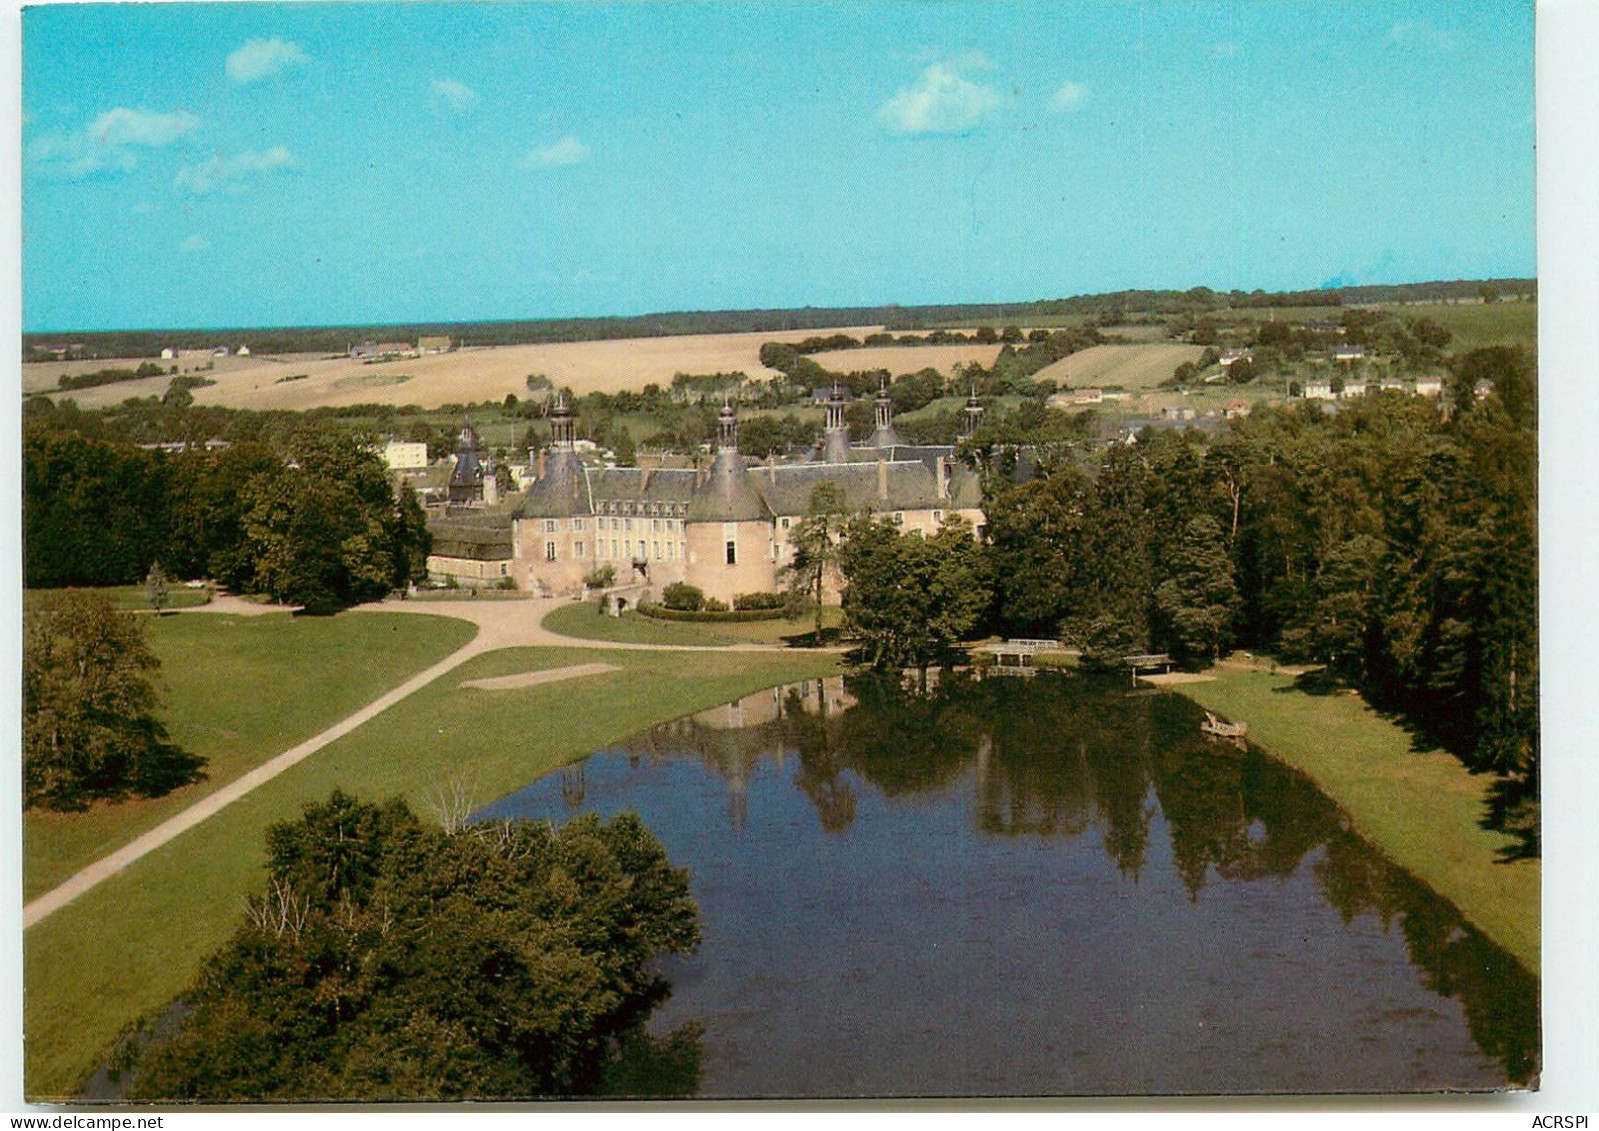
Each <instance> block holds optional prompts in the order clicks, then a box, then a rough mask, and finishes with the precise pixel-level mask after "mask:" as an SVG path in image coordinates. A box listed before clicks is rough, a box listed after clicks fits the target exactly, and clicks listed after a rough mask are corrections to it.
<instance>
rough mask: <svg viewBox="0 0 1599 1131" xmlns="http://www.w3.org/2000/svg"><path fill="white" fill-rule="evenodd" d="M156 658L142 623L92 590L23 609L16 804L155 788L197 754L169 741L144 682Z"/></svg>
mask: <svg viewBox="0 0 1599 1131" xmlns="http://www.w3.org/2000/svg"><path fill="white" fill-rule="evenodd" d="M159 668H160V661H159V660H157V659H156V656H155V653H154V652H153V651H152V650H151V649H150V644H149V641H148V640H147V639H146V637H145V633H144V628H143V626H142V625H141V623H140V622H139V620H138V619H137V618H136V617H134V616H133V615H131V614H128V613H119V612H117V611H116V610H115V609H114V608H112V606H111V602H110V601H109V600H108V599H107V598H106V597H104V596H103V595H100V594H95V593H80V592H71V593H67V594H64V595H62V596H61V597H59V598H58V599H56V600H53V601H51V602H50V603H49V604H48V605H47V606H46V607H44V608H42V609H32V610H29V612H28V614H27V616H26V617H25V625H24V631H23V649H22V703H23V726H22V732H23V741H22V776H23V804H24V805H25V806H27V807H29V808H33V807H36V806H37V807H41V808H47V809H81V808H83V807H85V806H86V805H87V804H88V803H89V802H90V801H92V800H95V799H98V798H108V799H120V798H124V797H127V796H130V795H134V794H137V795H140V796H146V797H155V796H160V795H161V794H164V793H168V792H170V791H172V790H173V789H176V788H177V787H178V786H180V785H185V784H187V783H189V782H191V781H195V780H196V779H198V778H199V777H201V776H202V774H201V768H202V767H203V766H204V765H205V761H204V759H202V758H199V757H197V756H196V755H193V754H190V753H187V752H186V751H184V750H182V749H180V748H178V747H177V746H175V745H173V744H172V743H170V742H168V741H167V732H166V728H165V727H163V726H162V725H161V723H160V722H159V721H158V720H157V719H156V717H155V708H156V703H157V699H156V692H155V688H154V686H153V684H152V682H151V681H152V679H153V678H154V677H155V675H156V673H157V671H158V670H159Z"/></svg>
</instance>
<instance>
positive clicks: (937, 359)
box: [811, 342, 1000, 377]
mask: <svg viewBox="0 0 1599 1131" xmlns="http://www.w3.org/2000/svg"><path fill="white" fill-rule="evenodd" d="M999 351H1000V346H998V345H983V344H982V343H980V342H967V343H961V344H957V345H951V346H869V347H867V348H865V349H858V350H830V351H828V352H827V353H815V354H811V360H812V361H814V362H816V364H817V365H820V366H821V367H822V368H823V369H831V370H832V371H833V372H834V373H853V372H856V371H870V370H873V369H886V370H888V371H889V373H891V374H893V375H894V376H896V377H897V376H898V375H899V374H901V373H917V372H920V371H921V370H923V369H936V370H938V371H939V372H940V373H942V374H943V375H944V376H946V377H948V376H949V373H950V370H952V369H954V368H955V366H957V365H966V364H967V363H969V362H973V361H976V362H980V363H982V365H983V366H985V367H987V366H990V365H993V364H994V359H995V358H997V357H998V356H999Z"/></svg>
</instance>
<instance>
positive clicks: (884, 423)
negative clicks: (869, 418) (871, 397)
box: [872, 379, 905, 448]
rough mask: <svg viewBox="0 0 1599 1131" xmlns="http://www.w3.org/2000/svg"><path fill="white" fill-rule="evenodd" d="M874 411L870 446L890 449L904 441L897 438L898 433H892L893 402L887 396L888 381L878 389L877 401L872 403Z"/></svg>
mask: <svg viewBox="0 0 1599 1131" xmlns="http://www.w3.org/2000/svg"><path fill="white" fill-rule="evenodd" d="M873 408H874V410H875V415H876V419H875V422H874V424H875V427H874V430H873V432H872V446H873V447H875V448H892V447H894V446H895V445H897V444H903V443H904V442H905V441H903V440H901V439H900V438H899V433H898V432H896V431H894V400H893V398H892V397H890V396H889V395H888V381H887V380H886V379H885V380H884V381H883V383H882V385H880V386H879V387H878V390H877V399H876V401H874V402H873Z"/></svg>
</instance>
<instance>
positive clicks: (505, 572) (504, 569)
mask: <svg viewBox="0 0 1599 1131" xmlns="http://www.w3.org/2000/svg"><path fill="white" fill-rule="evenodd" d="M510 573H511V567H510V566H508V565H506V564H505V563H504V562H501V563H500V576H501V577H509V576H510Z"/></svg>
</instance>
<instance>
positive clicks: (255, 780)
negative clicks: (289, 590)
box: [22, 597, 785, 930]
mask: <svg viewBox="0 0 1599 1131" xmlns="http://www.w3.org/2000/svg"><path fill="white" fill-rule="evenodd" d="M567 603H568V602H566V601H565V600H562V599H559V598H534V599H529V600H521V601H508V600H484V601H472V600H462V601H384V602H376V603H373V604H370V605H360V606H357V607H356V608H355V609H354V610H352V612H354V613H356V614H363V613H372V612H381V613H417V614H426V615H430V616H447V617H455V618H457V619H459V620H465V621H470V622H472V623H473V624H475V625H476V626H477V629H478V631H477V634H476V635H475V636H474V637H473V638H472V639H471V640H470V641H469V642H468V643H467V644H466V645H464V646H463V647H461V648H459V649H457V650H456V651H454V652H452V653H450V654H449V655H448V656H446V657H444V659H442V660H440V661H439V662H438V663H436V664H434V665H433V666H432V667H430V668H428V669H426V670H425V671H422V672H419V673H417V674H416V675H414V676H412V677H411V678H410V679H408V680H406V681H405V682H404V683H402V684H400V685H399V686H398V687H396V688H394V689H393V690H391V691H389V692H387V693H385V694H383V695H381V696H379V697H378V698H377V699H374V700H373V701H372V702H371V703H368V704H367V705H366V706H365V707H362V708H361V709H360V710H359V711H356V712H355V713H354V714H352V715H348V716H346V717H345V718H343V719H341V720H339V721H338V722H337V723H334V724H333V725H332V726H330V727H328V728H327V729H326V730H324V731H323V732H322V733H320V734H318V735H315V736H314V737H312V738H308V739H307V740H306V741H304V742H302V743H300V744H299V745H298V746H295V747H293V748H292V749H289V750H285V751H284V752H283V753H282V754H279V755H278V756H277V757H275V758H272V759H270V760H269V761H266V762H263V763H262V764H261V765H259V766H257V767H256V768H255V769H253V770H251V771H249V772H248V773H246V774H244V775H242V776H240V777H238V778H235V779H234V780H233V781H231V782H229V783H228V784H227V785H225V786H223V787H222V788H221V789H219V790H217V791H216V792H215V793H211V794H207V795H206V796H205V797H202V798H201V799H200V800H199V801H196V802H195V803H194V804H193V805H191V806H189V807H188V808H187V809H185V810H183V811H182V812H180V813H178V814H176V815H174V816H172V817H170V818H168V819H167V820H165V821H163V822H162V823H161V824H159V825H157V826H156V827H155V828H153V829H151V830H150V831H149V832H147V833H145V834H144V835H142V836H140V837H138V838H137V839H135V840H133V841H130V842H129V843H127V844H125V845H123V846H122V847H121V848H119V849H117V850H116V851H114V852H111V853H109V854H108V855H106V856H102V857H101V858H100V859H99V860H96V861H95V862H94V863H93V864H90V865H89V866H88V867H87V868H84V869H83V870H82V871H81V872H78V873H77V874H75V875H74V876H72V877H71V878H70V879H67V880H66V881H64V882H63V883H62V884H61V885H60V886H58V887H55V888H52V889H51V890H50V891H47V892H45V893H44V894H43V895H41V896H39V897H38V898H37V899H35V900H34V901H33V902H32V903H29V904H27V905H26V906H24V907H23V909H22V926H23V929H24V930H26V929H27V928H29V927H31V926H33V925H34V924H35V923H37V922H39V921H40V920H42V919H44V918H45V917H46V916H47V915H50V914H51V913H53V912H55V911H59V910H60V909H61V908H63V907H65V906H66V905H67V904H69V903H71V902H72V901H73V900H74V899H77V898H78V897H79V896H80V895H82V894H83V893H84V892H87V891H89V890H90V889H92V888H94V887H95V886H96V885H98V884H100V883H103V882H104V881H105V880H107V879H109V878H111V877H112V876H114V875H116V874H117V873H118V872H120V871H122V870H123V869H124V868H126V867H128V865H130V864H132V863H133V862H134V861H136V860H138V859H140V858H141V857H143V856H145V855H146V854H147V853H150V852H154V851H155V850H156V849H157V848H160V847H161V846H162V845H164V844H166V843H167V842H168V841H170V840H172V839H173V838H175V837H177V836H179V835H180V834H182V833H184V832H186V831H187V830H189V829H192V828H193V827H194V826H195V825H198V824H199V823H200V822H201V821H203V820H205V819H206V818H207V817H210V816H212V815H214V814H215V813H217V812H219V811H220V810H222V809H223V808H225V807H226V806H228V805H230V804H232V803H233V802H235V801H237V800H238V799H239V798H241V797H243V796H244V795H245V794H247V793H249V792H250V791H251V790H253V789H255V788H256V787H258V786H261V785H264V784H265V783H266V782H269V781H271V780H272V779H273V778H275V777H277V776H278V775H279V774H281V773H282V772H283V771H284V770H287V769H289V768H290V767H291V766H294V765H295V764H296V763H299V762H303V761H304V760H305V759H307V758H309V757H310V756H311V755H312V754H315V753H316V752H317V751H318V750H321V749H322V748H323V747H324V746H326V745H328V744H329V743H331V742H334V741H336V740H337V739H339V738H342V737H344V736H345V735H346V734H349V733H350V732H351V731H352V730H354V729H355V728H356V727H358V726H360V725H361V724H363V723H365V722H368V721H369V720H371V719H372V718H374V717H376V716H377V715H379V714H381V713H383V712H384V711H386V710H388V709H389V708H390V707H392V706H394V704H396V703H398V702H399V701H400V700H402V699H404V698H405V697H406V696H408V695H411V694H413V693H415V692H417V691H419V690H421V689H422V688H424V687H426V686H427V685H428V684H430V683H432V682H433V681H434V680H436V679H438V678H439V677H440V676H442V675H444V674H445V673H446V672H448V671H450V670H452V669H454V668H457V667H459V666H460V665H461V664H463V663H465V662H466V661H467V660H469V659H471V658H472V657H473V656H477V655H481V654H482V653H484V652H493V651H496V650H498V649H501V648H515V647H521V646H527V645H541V646H551V647H567V648H598V649H604V650H606V651H631V650H645V651H666V652H682V651H690V652H713V651H722V652H781V651H784V650H785V649H784V648H783V646H781V645H775V644H730V645H726V646H724V647H721V648H678V647H673V646H671V645H666V644H618V643H612V642H611V641H606V640H580V639H577V638H575V637H571V636H561V635H560V634H558V633H554V632H550V631H549V630H548V629H546V628H544V627H543V624H542V622H543V620H544V618H545V616H547V615H548V614H549V613H550V612H552V611H553V610H554V609H556V608H558V607H560V606H561V605H564V604H567ZM177 611H178V613H179V614H180V615H187V614H189V613H234V614H239V615H243V616H260V615H262V614H264V613H272V612H285V611H288V610H287V609H286V607H285V606H282V605H259V604H256V603H255V602H253V601H245V600H241V599H240V598H238V597H217V598H216V599H215V600H213V601H212V602H211V603H210V604H207V605H197V606H195V607H194V608H191V609H181V610H177ZM609 667H610V665H606V664H579V665H575V667H572V668H563V669H559V671H562V672H566V673H567V674H568V675H577V674H589V672H590V671H596V670H599V669H602V668H609ZM579 669H582V670H581V673H580V671H579ZM529 675H533V676H542V677H544V678H552V677H556V678H559V676H558V673H552V672H537V673H529ZM505 678H507V679H527V678H528V676H526V675H524V676H510V677H505Z"/></svg>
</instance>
